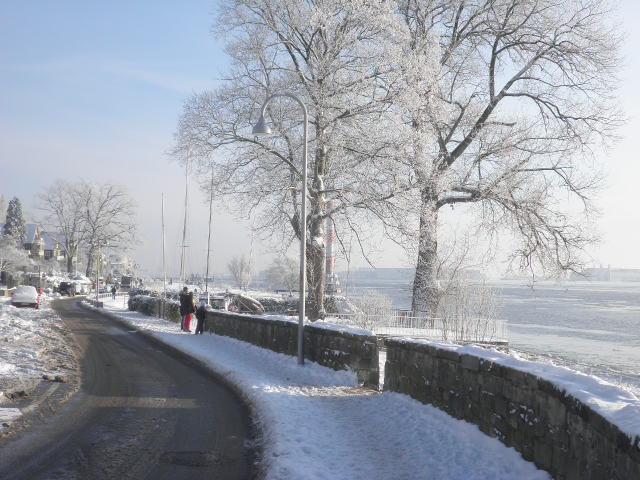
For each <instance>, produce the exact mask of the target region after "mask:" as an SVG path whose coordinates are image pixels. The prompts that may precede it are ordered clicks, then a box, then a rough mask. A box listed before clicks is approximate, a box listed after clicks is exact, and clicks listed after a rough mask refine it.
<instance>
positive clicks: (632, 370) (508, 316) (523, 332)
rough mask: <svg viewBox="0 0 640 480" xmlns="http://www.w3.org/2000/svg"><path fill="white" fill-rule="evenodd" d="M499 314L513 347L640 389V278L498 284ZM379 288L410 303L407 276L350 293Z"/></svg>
mask: <svg viewBox="0 0 640 480" xmlns="http://www.w3.org/2000/svg"><path fill="white" fill-rule="evenodd" d="M492 287H494V288H495V289H496V292H497V294H498V304H497V309H496V315H497V317H498V318H501V319H504V320H506V321H507V325H508V337H509V338H508V339H509V344H510V346H511V347H512V348H514V349H517V350H520V351H522V352H526V353H528V354H530V355H532V356H535V357H537V358H538V359H539V360H542V361H552V362H553V363H556V364H564V365H567V366H569V367H571V368H574V369H576V370H580V371H583V372H586V373H591V374H594V375H598V376H600V377H602V378H605V379H607V380H608V381H610V382H613V383H619V384H622V385H625V386H627V387H629V388H630V389H632V390H633V391H634V392H635V393H636V394H638V395H640V283H611V282H601V283H596V282H563V283H561V284H554V283H546V282H543V283H541V284H536V285H535V287H531V286H528V285H525V284H524V282H515V281H504V282H497V283H494V284H492ZM367 289H374V290H377V291H378V292H380V293H382V294H384V295H387V296H389V297H391V299H392V302H393V306H394V307H395V308H402V309H404V308H409V307H410V304H411V292H410V287H409V285H408V284H407V283H403V282H395V283H394V282H383V281H377V282H366V283H365V282H358V284H357V285H354V286H350V287H349V289H348V291H347V293H348V294H349V295H352V294H357V293H359V292H361V291H363V290H367Z"/></svg>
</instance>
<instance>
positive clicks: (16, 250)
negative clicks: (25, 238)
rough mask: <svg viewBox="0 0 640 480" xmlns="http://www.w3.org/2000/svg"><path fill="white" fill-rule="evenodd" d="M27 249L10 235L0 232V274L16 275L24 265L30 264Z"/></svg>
mask: <svg viewBox="0 0 640 480" xmlns="http://www.w3.org/2000/svg"><path fill="white" fill-rule="evenodd" d="M31 263H32V261H31V259H30V258H29V253H28V252H27V250H25V249H24V248H22V244H18V243H17V242H16V239H15V238H14V237H12V236H11V235H4V234H0V276H2V274H3V273H4V274H5V275H7V274H8V275H11V276H17V275H18V274H19V272H20V271H21V270H22V269H24V268H25V267H27V266H29V265H31Z"/></svg>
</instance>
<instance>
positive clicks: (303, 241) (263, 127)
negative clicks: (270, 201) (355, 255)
mask: <svg viewBox="0 0 640 480" xmlns="http://www.w3.org/2000/svg"><path fill="white" fill-rule="evenodd" d="M276 97H288V98H291V99H292V100H295V101H296V102H298V104H299V105H300V106H301V107H302V112H303V113H304V128H303V138H302V142H303V144H302V201H301V203H302V205H301V209H300V287H299V290H300V300H299V306H298V364H299V365H304V317H305V301H306V289H307V130H308V123H309V119H308V114H307V107H306V105H305V104H304V103H303V102H302V100H300V98H298V97H297V96H296V95H294V94H292V93H275V94H273V95H271V96H269V97H267V99H266V100H265V101H264V103H263V104H262V108H261V109H260V118H259V119H258V123H256V124H255V125H254V126H253V130H252V133H253V135H256V136H265V135H270V134H271V128H269V125H267V122H266V121H265V118H264V114H265V113H266V110H267V105H268V104H269V102H270V101H271V100H273V99H274V98H276Z"/></svg>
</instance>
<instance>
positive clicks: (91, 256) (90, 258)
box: [85, 247, 95, 278]
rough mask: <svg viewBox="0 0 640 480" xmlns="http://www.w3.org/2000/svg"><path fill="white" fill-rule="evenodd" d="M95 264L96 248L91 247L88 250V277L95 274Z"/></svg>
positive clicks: (86, 273) (86, 274)
mask: <svg viewBox="0 0 640 480" xmlns="http://www.w3.org/2000/svg"><path fill="white" fill-rule="evenodd" d="M94 264H95V248H93V247H91V248H89V251H88V252H87V269H86V272H85V276H86V277H88V278H91V276H92V275H93V272H94V271H95V269H94Z"/></svg>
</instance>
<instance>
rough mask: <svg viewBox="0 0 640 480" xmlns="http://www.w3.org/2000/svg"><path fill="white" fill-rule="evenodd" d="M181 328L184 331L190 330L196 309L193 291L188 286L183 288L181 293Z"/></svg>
mask: <svg viewBox="0 0 640 480" xmlns="http://www.w3.org/2000/svg"><path fill="white" fill-rule="evenodd" d="M179 298H180V330H182V331H183V332H189V331H190V330H189V326H190V325H189V322H190V320H191V315H192V314H193V312H195V311H196V309H195V307H194V305H193V292H190V291H189V289H188V288H187V287H184V288H183V289H182V292H181V293H180V297H179Z"/></svg>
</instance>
